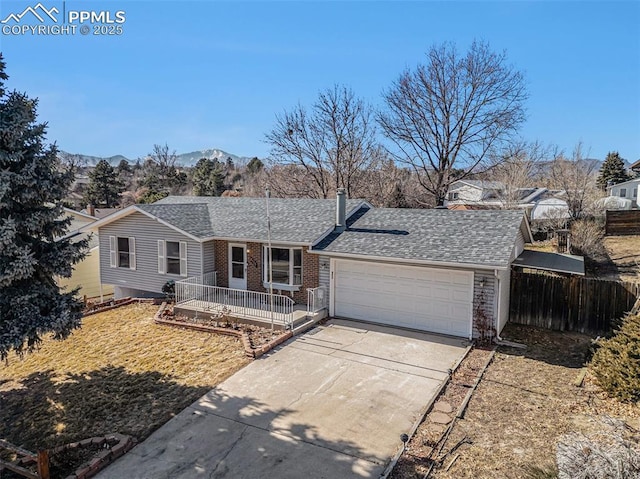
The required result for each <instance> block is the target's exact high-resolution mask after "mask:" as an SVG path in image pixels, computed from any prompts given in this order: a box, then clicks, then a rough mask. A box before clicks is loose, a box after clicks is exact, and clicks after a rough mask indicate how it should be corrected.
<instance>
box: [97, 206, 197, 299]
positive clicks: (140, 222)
mask: <svg viewBox="0 0 640 479" xmlns="http://www.w3.org/2000/svg"><path fill="white" fill-rule="evenodd" d="M110 236H119V237H134V238H135V240H136V251H135V253H136V269H135V270H130V269H127V268H112V267H111V266H110V261H109V237H110ZM99 240H100V279H101V281H102V282H103V283H106V284H112V285H114V286H119V287H121V288H132V289H136V290H141V291H149V292H153V293H161V292H162V286H163V285H164V284H165V283H166V282H167V281H169V280H170V279H172V280H174V281H175V280H180V279H184V278H183V277H182V276H179V275H175V274H160V273H158V240H165V241H185V242H186V243H187V276H197V275H200V274H202V271H201V267H202V249H201V246H200V243H199V242H197V241H194V240H192V239H191V238H189V237H187V236H185V235H183V234H181V233H179V232H177V231H175V230H173V229H171V228H169V227H168V226H165V225H163V224H161V223H159V222H157V221H155V220H153V219H151V218H149V217H148V216H146V215H144V214H142V213H138V212H136V213H132V214H130V215H129V216H126V217H124V218H121V219H119V220H116V221H114V222H113V223H110V224H108V225H105V226H103V227H102V228H100V229H99Z"/></svg>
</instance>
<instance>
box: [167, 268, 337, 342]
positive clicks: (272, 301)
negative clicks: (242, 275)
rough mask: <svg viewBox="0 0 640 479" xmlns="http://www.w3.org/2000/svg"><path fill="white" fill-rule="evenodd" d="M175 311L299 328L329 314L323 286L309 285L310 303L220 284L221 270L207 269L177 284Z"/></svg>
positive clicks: (279, 326) (194, 315)
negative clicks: (199, 274) (218, 276)
mask: <svg viewBox="0 0 640 479" xmlns="http://www.w3.org/2000/svg"><path fill="white" fill-rule="evenodd" d="M175 293H176V304H175V311H176V312H177V313H181V314H185V315H187V316H190V317H195V318H197V317H207V318H211V317H214V318H220V320H223V319H224V318H225V317H228V318H233V319H235V320H238V321H239V322H245V323H250V324H256V325H259V326H269V325H273V326H274V327H277V328H280V329H291V330H294V331H295V330H296V329H297V328H299V327H301V326H303V325H306V324H307V323H315V322H317V321H319V320H320V319H322V318H324V317H325V316H326V315H327V305H326V297H327V295H326V292H325V291H324V288H323V287H316V288H308V289H307V304H297V303H296V302H295V301H294V300H293V299H292V298H291V297H289V296H285V295H282V294H269V293H263V292H259V291H248V290H243V289H234V288H225V287H222V286H217V273H216V272H215V271H214V272H211V273H205V274H203V275H201V276H194V277H191V278H187V279H184V280H181V281H176V284H175Z"/></svg>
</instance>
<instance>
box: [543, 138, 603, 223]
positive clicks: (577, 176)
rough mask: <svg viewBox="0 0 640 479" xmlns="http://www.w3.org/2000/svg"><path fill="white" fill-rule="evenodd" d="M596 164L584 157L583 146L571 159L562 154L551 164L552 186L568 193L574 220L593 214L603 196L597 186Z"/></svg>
mask: <svg viewBox="0 0 640 479" xmlns="http://www.w3.org/2000/svg"><path fill="white" fill-rule="evenodd" d="M596 173H597V168H596V162H594V161H593V160H589V159H587V158H585V157H584V155H583V152H582V144H581V143H578V144H577V145H576V146H575V148H574V149H573V153H572V155H571V158H565V156H564V155H563V154H562V153H560V154H559V155H558V156H557V157H556V158H555V159H554V160H553V162H552V163H551V169H550V178H551V182H552V186H554V187H556V188H560V189H563V190H564V191H565V192H566V200H567V205H568V207H569V216H570V217H571V219H572V220H578V219H581V218H583V217H584V216H585V215H586V214H588V213H590V212H591V209H592V208H593V206H594V204H595V201H596V200H597V199H598V198H599V197H600V196H601V194H599V193H598V188H597V186H596Z"/></svg>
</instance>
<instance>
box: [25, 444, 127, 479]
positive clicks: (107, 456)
mask: <svg viewBox="0 0 640 479" xmlns="http://www.w3.org/2000/svg"><path fill="white" fill-rule="evenodd" d="M136 444H137V442H136V439H135V438H134V437H132V436H127V435H125V434H118V433H112V434H107V435H105V436H96V437H90V438H88V439H83V440H82V441H78V442H71V443H69V444H64V445H63V446H58V447H55V448H53V449H50V450H49V459H51V458H52V457H53V456H55V455H56V454H60V453H63V452H65V451H73V450H77V449H85V448H88V447H99V448H104V449H102V450H101V451H98V452H96V453H95V455H94V456H93V457H92V458H91V459H89V460H88V461H86V462H85V463H83V464H81V465H80V466H79V467H78V468H77V469H76V471H75V472H74V473H72V474H70V475H68V476H67V477H66V479H88V478H90V477H92V476H95V475H96V474H97V473H98V472H99V471H101V470H102V469H104V468H105V467H106V466H107V465H109V464H110V463H111V462H113V461H115V460H116V459H118V458H119V457H121V456H123V455H124V454H125V453H127V452H129V451H130V450H131V449H133V447H134V446H135V445H136ZM35 463H36V461H35V459H34V458H33V457H25V458H22V459H20V460H19V461H17V462H16V464H18V465H21V466H32V467H33V466H34V465H35Z"/></svg>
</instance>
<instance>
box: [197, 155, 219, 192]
mask: <svg viewBox="0 0 640 479" xmlns="http://www.w3.org/2000/svg"><path fill="white" fill-rule="evenodd" d="M223 191H224V172H223V168H222V165H221V164H220V162H219V161H218V160H210V159H209V158H201V159H200V160H198V163H196V166H195V168H194V169H193V194H194V195H196V196H220V195H221V194H222V192H223Z"/></svg>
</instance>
